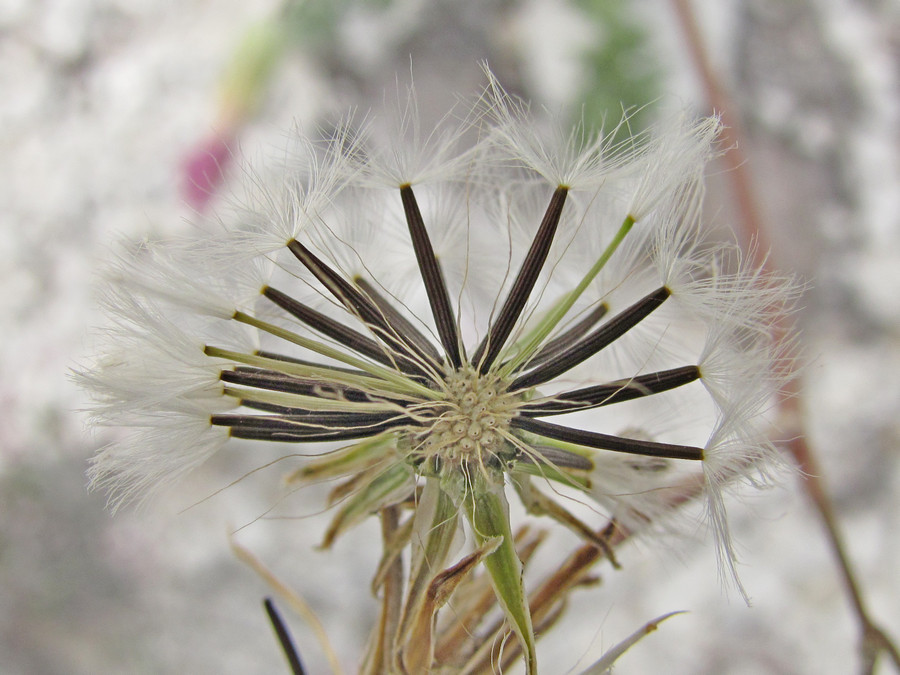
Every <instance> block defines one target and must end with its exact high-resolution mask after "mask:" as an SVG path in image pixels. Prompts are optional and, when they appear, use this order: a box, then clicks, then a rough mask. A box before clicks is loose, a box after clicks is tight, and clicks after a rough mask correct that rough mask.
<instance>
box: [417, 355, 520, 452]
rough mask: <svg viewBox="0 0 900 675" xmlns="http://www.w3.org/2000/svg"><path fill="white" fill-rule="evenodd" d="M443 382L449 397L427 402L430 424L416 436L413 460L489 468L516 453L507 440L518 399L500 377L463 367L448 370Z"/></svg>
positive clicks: (427, 417) (427, 420)
mask: <svg viewBox="0 0 900 675" xmlns="http://www.w3.org/2000/svg"><path fill="white" fill-rule="evenodd" d="M444 385H445V387H446V392H447V395H446V398H445V399H444V400H442V401H440V402H438V403H435V404H431V405H430V406H429V408H428V409H427V411H426V424H429V423H430V426H429V427H428V429H427V431H425V432H424V433H419V434H417V435H416V442H415V446H414V451H413V456H414V457H415V459H429V460H431V463H432V465H434V466H435V467H437V466H438V465H444V464H446V463H447V462H450V463H457V464H474V465H476V466H481V467H486V466H493V465H497V463H498V461H499V460H500V459H502V458H503V455H505V454H510V455H514V454H515V451H514V449H513V448H512V446H511V444H510V443H509V442H508V440H507V438H508V437H509V420H510V418H511V417H512V416H513V414H514V413H515V410H516V408H517V407H518V406H517V404H518V403H519V402H520V400H519V397H516V396H514V395H511V394H509V393H507V392H506V387H505V386H504V383H503V382H502V380H501V379H500V378H499V377H497V376H496V375H495V374H492V373H491V374H487V375H479V373H478V371H477V370H475V369H474V368H472V367H471V366H463V367H462V368H460V369H458V370H454V371H452V372H451V373H449V374H448V375H447V376H446V378H445V380H444Z"/></svg>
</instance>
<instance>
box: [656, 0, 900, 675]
mask: <svg viewBox="0 0 900 675" xmlns="http://www.w3.org/2000/svg"><path fill="white" fill-rule="evenodd" d="M672 5H673V7H674V10H675V14H676V15H677V17H678V20H679V22H680V25H681V28H682V30H683V32H684V35H685V38H686V42H687V47H688V50H689V52H690V55H691V60H692V62H693V65H694V68H695V69H696V70H697V72H698V74H699V76H700V79H701V82H702V85H703V89H704V91H705V94H706V98H707V102H708V104H709V105H710V107H711V108H712V109H713V110H715V111H718V112H719V114H720V115H721V117H722V121H723V122H724V124H725V129H724V131H723V133H722V140H723V141H724V144H725V147H727V148H728V151H727V152H726V153H725V155H724V157H723V161H724V162H725V164H726V166H727V168H728V171H727V175H728V176H729V178H730V179H731V189H732V190H733V192H734V199H735V203H736V205H737V211H738V215H739V217H740V220H739V222H740V232H741V234H742V235H743V236H742V238H743V240H744V243H745V245H749V244H755V245H749V247H748V248H749V251H750V254H751V255H752V256H753V260H754V262H755V263H756V264H757V265H760V266H762V267H764V268H767V269H768V268H770V264H769V261H768V258H767V257H766V256H767V253H768V251H769V249H770V244H769V237H768V236H767V229H766V227H765V226H764V223H763V217H762V215H761V211H760V209H759V202H758V201H757V199H756V197H755V194H754V191H753V187H752V180H751V177H750V173H749V170H748V168H747V162H746V157H745V156H744V154H743V151H742V148H741V145H740V141H741V140H742V138H743V136H742V133H741V128H740V120H739V116H738V114H737V111H736V110H735V106H734V105H733V103H732V101H731V99H730V98H729V96H728V95H727V94H726V92H725V90H724V88H723V86H722V84H721V82H720V80H719V79H718V77H717V75H716V73H715V72H714V71H713V68H712V64H711V63H710V61H709V58H708V56H707V54H706V50H705V48H704V44H705V43H704V40H703V36H702V35H701V33H700V28H699V26H698V24H697V21H696V17H695V15H694V11H693V8H692V7H691V3H690V0H672ZM774 329H775V331H776V334H778V335H783V334H785V333H786V332H787V329H788V326H785V325H777V326H775V327H774ZM800 397H801V392H800V390H799V387H798V383H797V381H796V380H794V381H792V382H791V383H790V384H789V385H788V386H787V387H785V389H784V390H783V391H782V396H781V397H780V399H779V406H778V408H779V413H780V414H781V417H782V419H783V420H785V421H786V422H787V424H786V427H787V429H786V430H787V431H789V435H790V436H792V438H791V440H788V441H785V442H783V443H782V444H781V445H782V447H784V448H785V449H786V450H787V451H788V452H790V453H791V456H792V457H793V458H794V461H795V462H796V463H797V465H798V467H799V468H800V470H801V471H802V472H803V480H802V484H803V487H804V489H805V490H806V494H807V496H808V497H809V498H810V500H811V501H812V503H813V505H814V506H815V508H816V511H817V512H818V513H819V516H820V518H821V519H822V523H823V524H824V525H825V531H826V535H827V537H828V542H829V545H830V546H831V550H832V554H833V555H834V557H835V559H836V561H837V563H838V568H839V571H840V574H841V577H842V580H843V583H844V586H845V587H846V590H847V593H848V594H849V596H850V601H851V603H852V605H853V610H854V612H855V613H856V615H857V618H858V620H859V622H860V626H861V632H862V636H861V644H860V652H861V656H862V659H863V671H862V672H864V673H871V672H873V670H874V668H875V662H876V660H877V658H878V655H879V654H880V653H881V652H885V653H886V654H887V655H888V657H889V658H890V659H891V661H892V662H893V663H894V665H895V667H896V668H897V669H898V670H900V652H898V650H897V647H896V646H895V645H894V644H893V643H892V642H891V640H890V638H889V637H888V635H887V634H886V633H885V632H884V631H882V630H881V629H880V628H879V627H878V626H877V625H875V624H874V623H873V622H872V620H871V619H870V618H869V613H868V610H867V609H866V606H865V603H864V601H863V598H862V591H861V587H860V584H859V582H858V581H857V578H856V575H855V574H854V572H853V568H852V565H851V563H850V558H849V556H848V554H847V547H846V545H845V543H844V541H843V538H842V537H841V534H840V531H839V529H838V525H837V519H836V517H835V513H834V508H833V506H832V504H831V500H830V499H829V497H828V495H827V493H826V490H825V484H824V480H823V478H822V472H821V469H820V467H819V463H818V460H817V459H816V455H815V453H814V452H813V450H812V448H811V447H810V446H809V444H808V443H807V441H806V434H805V432H804V423H803V413H802V409H801V408H802V407H801V398H800Z"/></svg>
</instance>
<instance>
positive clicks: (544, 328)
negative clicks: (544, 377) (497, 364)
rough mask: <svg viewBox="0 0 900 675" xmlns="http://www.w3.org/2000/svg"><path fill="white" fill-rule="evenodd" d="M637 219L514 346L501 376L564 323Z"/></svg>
mask: <svg viewBox="0 0 900 675" xmlns="http://www.w3.org/2000/svg"><path fill="white" fill-rule="evenodd" d="M635 222H637V221H635V219H634V218H633V217H632V216H627V217H626V218H625V220H624V221H622V224H621V225H620V226H619V230H618V232H616V234H615V236H614V237H613V239H612V241H611V242H609V245H608V246H607V247H606V249H605V250H604V251H603V253H602V254H601V255H600V257H599V258H598V259H597V262H595V263H594V265H593V267H591V269H590V270H589V271H588V273H587V274H585V275H584V278H583V279H582V280H581V281H580V282H579V283H578V285H577V286H576V287H575V288H574V289H572V290H571V291H570V292H569V293H567V294H566V295H565V296H564V297H563V298H562V300H560V301H559V302H558V303H557V304H556V306H554V307H553V308H552V309H551V310H550V312H549V313H548V314H547V316H545V317H543V318H542V319H541V321H540V323H538V325H537V326H535V327H534V328H533V329H532V330H531V331H530V332H529V333H528V334H526V336H525V337H524V338H523V340H522V341H521V342H519V343H517V344H516V345H515V346H514V350H515V352H516V353H515V356H513V357H512V358H511V359H510V360H509V361H507V363H506V364H505V365H504V366H503V368H502V370H501V375H503V376H507V375H509V374H510V373H512V372H514V371H515V370H516V369H517V368H518V367H519V366H521V365H522V364H523V363H525V362H526V361H527V360H528V359H529V358H531V356H532V354H534V352H535V351H537V349H538V348H539V347H540V346H541V344H542V343H543V341H544V340H545V339H546V337H547V336H548V335H550V332H551V331H552V330H553V329H554V328H556V326H557V325H558V324H559V322H560V321H562V319H563V317H564V316H565V315H566V313H567V312H568V311H569V310H570V309H572V305H574V304H575V301H576V300H578V298H579V297H581V294H582V293H584V291H585V289H586V288H587V287H588V285H589V284H590V283H591V282H592V281H593V280H594V278H595V277H596V276H597V275H598V274H599V273H600V270H602V269H603V268H604V267H605V266H606V263H607V262H609V259H610V258H611V257H612V255H613V253H615V252H616V249H618V248H619V245H620V244H621V243H622V241H623V240H624V239H625V237H626V236H627V235H628V233H629V232H630V231H631V228H632V227H633V226H634V224H635Z"/></svg>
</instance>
